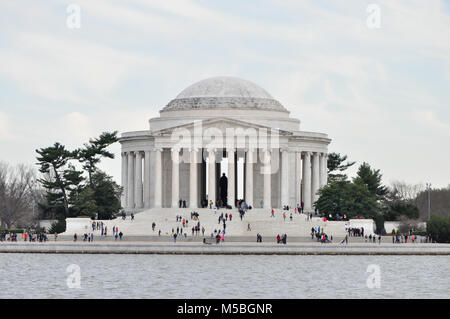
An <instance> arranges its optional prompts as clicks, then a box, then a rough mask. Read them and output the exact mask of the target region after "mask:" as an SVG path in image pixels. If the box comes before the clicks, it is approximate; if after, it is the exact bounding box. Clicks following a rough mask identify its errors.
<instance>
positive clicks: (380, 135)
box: [0, 0, 450, 187]
mask: <svg viewBox="0 0 450 319" xmlns="http://www.w3.org/2000/svg"><path fill="white" fill-rule="evenodd" d="M71 3H75V4H77V5H79V7H80V8H81V15H80V17H81V20H80V21H81V25H80V26H81V27H80V28H72V29H71V28H69V27H68V26H67V18H68V16H69V14H68V13H67V8H68V5H69V4H71ZM371 3H375V4H377V5H378V8H379V9H380V25H379V26H380V28H369V26H368V23H367V20H368V17H369V16H371V17H373V14H374V11H371V10H369V12H368V11H367V9H368V5H369V4H371ZM69 21H73V20H69ZM373 21H375V20H372V19H369V22H373ZM369 25H370V26H373V24H370V23H369ZM219 75H229V76H237V77H241V78H244V79H247V80H249V81H252V82H254V83H256V84H258V85H260V86H262V87H263V88H265V89H266V90H267V91H268V92H269V93H270V94H271V95H272V96H273V97H274V98H276V99H277V100H279V101H280V102H281V103H282V104H283V105H284V106H285V107H286V108H288V109H289V110H290V111H291V116H293V117H296V118H299V119H300V120H301V122H302V123H301V129H302V130H306V131H317V132H324V133H328V134H329V136H330V137H331V138H332V139H333V141H332V144H331V145H330V151H334V152H339V153H343V154H347V155H348V156H349V158H350V159H352V160H355V161H357V162H358V164H360V163H361V162H363V161H366V162H368V163H370V164H371V165H372V166H373V167H375V168H379V169H381V172H382V174H383V178H384V182H385V183H387V184H389V183H390V182H392V181H394V180H401V181H406V182H408V183H425V182H431V183H432V184H433V186H435V187H444V186H447V185H448V184H450V168H449V164H450V85H449V84H450V1H437V0H426V1H425V0H418V1H401V0H398V1H392V0H387V1H376V0H372V1H361V0H360V1H349V0H340V1H338V0H330V1H323V0H322V1H299V0H278V1H277V0H267V1H242V0H239V1H238V0H235V1H234V0H233V1H230V0H227V1H218V0H217V1H211V0H208V1H206V0H205V1H193V0H192V1H189V0H170V1H168V0H148V1H144V0H130V1H126V2H125V1H105V0H95V1H93V0H78V1H73V2H69V1H35V0H29V1H23V0H17V1H8V0H0V160H2V161H6V162H8V163H10V164H16V163H35V161H36V160H35V156H36V154H35V149H36V148H40V147H45V146H49V145H51V144H53V143H54V142H56V141H59V142H61V143H62V144H66V145H68V146H69V147H76V146H80V145H81V144H82V143H84V142H86V141H87V140H88V139H89V138H90V137H95V136H98V135H99V134H100V133H101V132H103V131H112V130H118V131H119V132H124V131H134V130H145V129H148V119H149V118H151V117H156V116H158V111H159V110H160V109H161V108H162V107H164V106H165V105H166V104H167V103H168V102H169V101H170V100H171V99H173V98H174V97H175V96H176V95H177V94H178V93H179V92H180V91H182V90H183V89H184V88H185V87H187V86H189V85H190V84H192V83H194V82H197V81H199V80H201V79H204V78H207V77H212V76H219ZM112 149H113V151H114V152H115V153H116V159H115V160H105V161H104V163H103V164H102V168H103V169H106V170H107V171H108V173H110V174H112V175H113V176H114V177H115V179H116V180H117V181H119V180H120V166H121V164H120V145H118V144H117V145H115V146H114V147H112ZM351 173H352V174H354V170H352V171H351Z"/></svg>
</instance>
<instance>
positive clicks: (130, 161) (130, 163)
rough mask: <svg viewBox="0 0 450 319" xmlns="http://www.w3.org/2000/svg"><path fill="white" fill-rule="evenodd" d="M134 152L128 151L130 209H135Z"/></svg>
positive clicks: (128, 206)
mask: <svg viewBox="0 0 450 319" xmlns="http://www.w3.org/2000/svg"><path fill="white" fill-rule="evenodd" d="M134 164H135V160H134V153H133V152H129V153H128V190H127V195H128V203H127V204H128V205H127V208H128V209H134Z"/></svg>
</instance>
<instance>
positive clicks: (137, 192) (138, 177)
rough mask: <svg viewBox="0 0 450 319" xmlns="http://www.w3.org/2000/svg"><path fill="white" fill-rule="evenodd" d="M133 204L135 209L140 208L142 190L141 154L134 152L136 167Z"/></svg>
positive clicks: (141, 205) (141, 204)
mask: <svg viewBox="0 0 450 319" xmlns="http://www.w3.org/2000/svg"><path fill="white" fill-rule="evenodd" d="M134 185H135V186H134V187H135V188H134V202H135V206H136V208H142V207H143V206H144V205H143V197H142V195H143V189H142V153H141V152H136V166H135V177H134Z"/></svg>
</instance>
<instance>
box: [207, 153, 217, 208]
mask: <svg viewBox="0 0 450 319" xmlns="http://www.w3.org/2000/svg"><path fill="white" fill-rule="evenodd" d="M209 201H212V203H213V207H214V206H215V205H216V150H215V149H208V207H209Z"/></svg>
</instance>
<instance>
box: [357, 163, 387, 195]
mask: <svg viewBox="0 0 450 319" xmlns="http://www.w3.org/2000/svg"><path fill="white" fill-rule="evenodd" d="M381 179H382V175H381V173H380V170H379V169H378V170H376V169H372V168H371V167H370V165H369V164H367V163H365V162H364V163H363V164H362V165H361V166H360V167H359V169H358V172H357V176H356V177H355V178H354V179H353V182H354V183H355V184H361V185H366V186H367V189H368V190H369V192H370V193H371V194H372V195H373V196H375V198H376V199H377V200H382V199H383V198H384V196H385V195H386V194H388V188H387V187H386V186H383V185H382V182H381Z"/></svg>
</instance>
